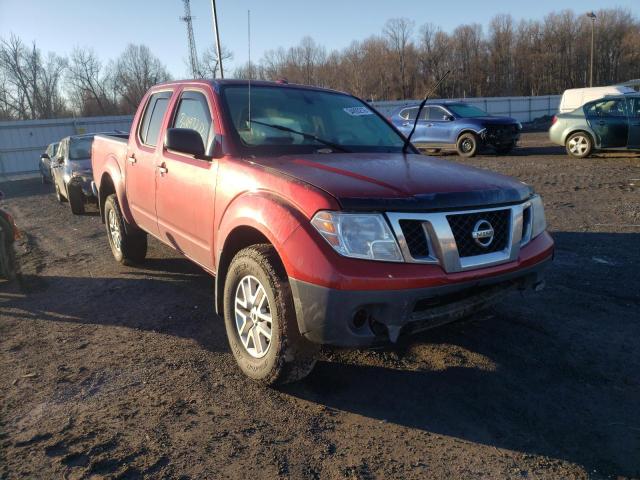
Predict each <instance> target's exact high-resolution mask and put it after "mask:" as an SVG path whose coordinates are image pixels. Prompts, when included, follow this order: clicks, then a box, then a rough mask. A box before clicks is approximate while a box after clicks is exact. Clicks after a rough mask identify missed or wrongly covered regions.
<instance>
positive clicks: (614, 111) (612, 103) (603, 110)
mask: <svg viewBox="0 0 640 480" xmlns="http://www.w3.org/2000/svg"><path fill="white" fill-rule="evenodd" d="M587 115H588V116H590V117H624V116H626V113H625V111H624V100H623V99H611V100H601V101H599V102H594V103H592V104H591V105H589V106H587Z"/></svg>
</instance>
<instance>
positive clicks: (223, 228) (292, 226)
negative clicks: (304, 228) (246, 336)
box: [214, 191, 306, 315]
mask: <svg viewBox="0 0 640 480" xmlns="http://www.w3.org/2000/svg"><path fill="white" fill-rule="evenodd" d="M305 220H306V217H304V215H303V214H302V212H300V211H299V210H298V209H297V208H296V207H295V206H294V205H292V204H291V203H290V202H288V201H286V199H284V198H282V197H280V196H279V195H277V194H276V193H274V192H267V191H257V192H250V193H245V194H243V195H240V196H239V197H237V198H236V199H235V200H233V201H232V202H231V203H230V205H229V206H228V207H227V209H226V210H225V212H224V214H223V217H222V219H221V221H220V224H219V226H218V228H217V231H216V234H215V235H214V238H215V239H216V241H215V243H216V249H215V252H216V258H215V266H216V274H215V293H216V301H215V305H216V312H217V313H218V314H219V315H222V314H223V303H222V296H223V295H222V293H223V291H224V282H225V279H226V274H227V269H228V267H229V265H230V264H231V261H232V259H233V257H234V256H235V255H236V254H237V253H238V252H239V251H240V250H242V249H243V248H246V247H248V246H250V245H255V244H260V243H267V244H270V245H271V246H273V248H274V249H275V251H276V254H277V256H278V259H279V261H280V262H281V263H282V266H283V267H284V270H285V271H287V270H288V269H287V264H288V263H289V261H288V260H289V259H288V257H287V255H286V250H285V248H284V247H283V245H284V243H285V242H286V241H287V239H288V238H289V237H290V236H291V234H292V233H293V232H294V231H296V229H298V227H300V225H301V224H302V222H303V221H305Z"/></svg>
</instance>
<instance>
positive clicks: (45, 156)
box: [40, 153, 51, 160]
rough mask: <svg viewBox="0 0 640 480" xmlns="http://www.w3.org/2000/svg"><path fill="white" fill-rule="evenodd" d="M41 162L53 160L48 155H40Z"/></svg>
mask: <svg viewBox="0 0 640 480" xmlns="http://www.w3.org/2000/svg"><path fill="white" fill-rule="evenodd" d="M40 160H51V159H50V158H49V154H48V153H43V154H42V155H40Z"/></svg>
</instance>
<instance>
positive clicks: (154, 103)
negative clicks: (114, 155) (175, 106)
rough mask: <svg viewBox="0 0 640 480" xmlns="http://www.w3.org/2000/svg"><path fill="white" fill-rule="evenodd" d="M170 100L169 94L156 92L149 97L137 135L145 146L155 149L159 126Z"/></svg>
mask: <svg viewBox="0 0 640 480" xmlns="http://www.w3.org/2000/svg"><path fill="white" fill-rule="evenodd" d="M170 98H171V92H158V93H154V94H153V95H151V97H149V101H148V102H147V106H146V108H145V111H144V115H143V117H142V121H141V122H140V128H139V130H138V135H139V137H140V141H141V142H142V143H144V144H145V145H149V146H151V147H155V146H156V143H157V142H158V134H159V133H160V126H161V125H162V119H163V118H164V114H165V113H166V111H167V107H168V106H169V99H170Z"/></svg>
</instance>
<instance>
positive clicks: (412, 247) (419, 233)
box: [399, 220, 429, 259]
mask: <svg viewBox="0 0 640 480" xmlns="http://www.w3.org/2000/svg"><path fill="white" fill-rule="evenodd" d="M399 223H400V228H401V229H402V234H403V235H404V241H405V242H406V243H407V248H408V249H409V253H411V256H412V257H413V258H415V259H420V258H426V257H428V256H429V244H428V243H427V236H426V235H425V233H424V228H423V227H422V221H420V220H400V222H399Z"/></svg>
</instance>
